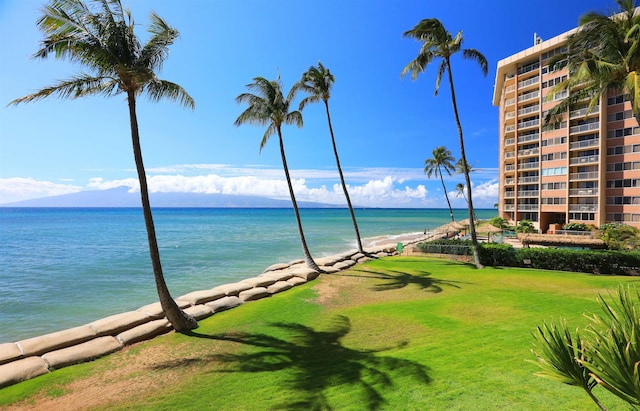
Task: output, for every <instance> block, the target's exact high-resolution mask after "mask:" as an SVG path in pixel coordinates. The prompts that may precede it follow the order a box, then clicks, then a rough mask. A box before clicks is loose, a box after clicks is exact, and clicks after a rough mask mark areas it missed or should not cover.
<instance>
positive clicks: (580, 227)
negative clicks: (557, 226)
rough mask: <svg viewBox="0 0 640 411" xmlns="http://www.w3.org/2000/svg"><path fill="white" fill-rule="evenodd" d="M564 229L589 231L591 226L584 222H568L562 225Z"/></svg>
mask: <svg viewBox="0 0 640 411" xmlns="http://www.w3.org/2000/svg"><path fill="white" fill-rule="evenodd" d="M562 229H563V230H567V231H589V227H587V225H586V224H584V223H568V224H565V225H564V226H562Z"/></svg>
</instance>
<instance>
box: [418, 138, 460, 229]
mask: <svg viewBox="0 0 640 411" xmlns="http://www.w3.org/2000/svg"><path fill="white" fill-rule="evenodd" d="M431 154H432V155H433V157H431V158H428V159H426V160H424V173H425V174H426V175H427V177H429V178H431V175H433V176H434V177H436V178H438V177H440V182H441V183H442V190H443V191H444V198H446V199H447V205H448V206H449V215H450V216H451V221H455V219H454V217H453V209H452V208H451V202H450V201H449V195H448V194H447V187H445V185H444V176H443V171H442V170H443V169H444V171H446V172H447V174H449V175H451V173H453V171H455V167H454V165H453V162H454V161H455V158H453V156H452V155H451V151H449V150H447V148H446V147H445V146H439V147H436V148H434V149H433V151H432V152H431Z"/></svg>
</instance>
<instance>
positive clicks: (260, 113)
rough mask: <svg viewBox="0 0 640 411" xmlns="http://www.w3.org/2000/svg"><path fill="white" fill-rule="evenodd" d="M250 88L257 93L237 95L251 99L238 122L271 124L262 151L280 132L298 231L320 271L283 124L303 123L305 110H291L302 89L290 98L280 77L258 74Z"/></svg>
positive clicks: (307, 256) (293, 91) (308, 259)
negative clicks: (304, 221) (306, 234)
mask: <svg viewBox="0 0 640 411" xmlns="http://www.w3.org/2000/svg"><path fill="white" fill-rule="evenodd" d="M247 88H248V89H249V91H252V92H255V94H253V93H242V94H240V95H239V96H238V97H236V102H237V103H247V104H248V107H247V108H246V109H245V111H243V112H242V113H241V114H240V115H239V116H238V118H237V119H236V121H235V122H234V125H235V126H240V125H242V124H245V123H248V124H255V125H262V126H265V125H266V126H267V130H266V131H265V132H264V135H263V136H262V141H261V142H260V152H262V149H263V148H264V146H265V145H266V144H267V142H268V141H269V137H271V136H272V135H273V134H277V135H278V141H279V142H280V157H281V158H282V167H283V169H284V175H285V178H286V179H287V186H288V187H289V195H290V196H291V204H292V206H293V211H294V213H295V216H296V222H297V224H298V234H299V235H300V243H301V245H302V251H303V253H304V259H305V262H306V264H307V266H308V267H309V268H311V269H313V270H316V271H317V272H320V271H321V270H320V268H319V267H318V265H317V264H316V262H315V261H314V260H313V258H312V257H311V253H310V252H309V248H308V247H307V241H306V240H305V237H304V231H303V230H302V220H301V219H300V210H299V209H298V203H297V202H296V197H295V194H294V192H293V185H292V183H291V177H290V175H289V167H288V166H287V157H286V155H285V152H284V141H283V139H282V125H283V124H295V125H296V126H298V127H302V113H300V111H298V110H295V111H289V106H290V105H291V101H292V100H293V99H294V98H295V95H296V92H297V91H298V89H297V85H296V86H294V87H292V88H291V90H290V91H289V93H288V94H287V97H286V98H285V97H284V95H283V93H282V84H281V82H280V77H278V79H277V80H272V81H269V80H267V79H265V78H263V77H254V79H253V83H251V84H247Z"/></svg>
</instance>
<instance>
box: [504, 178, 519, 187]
mask: <svg viewBox="0 0 640 411" xmlns="http://www.w3.org/2000/svg"><path fill="white" fill-rule="evenodd" d="M515 183H516V179H515V178H506V179H505V180H504V184H505V185H507V186H511V185H514V184H515Z"/></svg>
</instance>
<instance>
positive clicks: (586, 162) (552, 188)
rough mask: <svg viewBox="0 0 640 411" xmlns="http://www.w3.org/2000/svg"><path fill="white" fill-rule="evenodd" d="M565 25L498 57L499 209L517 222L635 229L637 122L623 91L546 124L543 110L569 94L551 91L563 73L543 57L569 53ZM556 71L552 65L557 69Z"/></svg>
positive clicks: (639, 206)
mask: <svg viewBox="0 0 640 411" xmlns="http://www.w3.org/2000/svg"><path fill="white" fill-rule="evenodd" d="M574 31H575V29H574V30H572V31H569V32H567V33H564V34H561V35H559V36H557V37H554V38H552V39H549V40H546V41H542V40H541V39H540V38H539V37H538V36H537V35H535V34H534V45H533V46H532V47H530V48H528V49H526V50H523V51H521V52H520V53H517V54H514V55H513V56H510V57H507V58H505V59H503V60H500V61H499V62H498V68H497V72H496V83H495V89H494V94H493V104H494V105H495V106H498V107H499V122H500V123H499V130H500V134H499V138H498V139H499V158H498V168H499V179H500V194H499V200H498V212H499V215H500V216H501V217H502V218H505V219H507V220H509V221H510V222H511V223H512V224H517V223H518V222H519V221H522V220H530V221H532V222H533V223H534V226H536V228H538V229H540V230H541V231H542V232H546V231H547V230H548V229H549V227H550V225H551V227H554V226H552V224H558V225H559V226H562V225H563V224H565V223H570V222H575V223H585V224H592V225H594V226H596V227H597V226H600V225H602V224H604V223H608V222H622V223H625V224H629V225H633V226H635V227H640V127H638V122H637V121H636V119H635V118H634V117H633V114H632V111H631V104H630V102H629V101H628V97H627V96H625V95H624V93H622V92H618V93H610V94H609V95H605V96H603V97H602V99H601V101H600V104H599V106H597V107H594V108H593V109H592V110H587V105H588V103H587V101H585V102H584V103H583V104H582V105H578V106H576V107H573V108H572V110H571V111H570V112H569V113H567V114H566V115H565V116H564V118H563V119H562V121H560V122H558V123H554V124H553V125H552V126H547V127H543V126H544V117H545V115H546V112H547V111H548V110H549V109H550V108H551V107H553V106H554V105H556V104H558V103H559V102H560V101H561V100H562V99H564V98H565V97H566V96H567V93H566V92H559V93H556V95H552V96H550V94H552V89H553V88H554V87H555V86H556V85H557V84H559V83H560V82H561V81H563V80H565V79H566V78H567V76H568V71H567V69H566V67H563V68H561V69H555V68H556V67H557V66H558V65H554V66H553V67H550V66H549V64H548V62H549V61H550V59H551V58H552V57H553V56H554V55H556V54H558V53H562V52H564V51H566V41H567V37H568V36H569V35H570V34H571V33H573V32H574ZM554 69H555V70H554Z"/></svg>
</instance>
